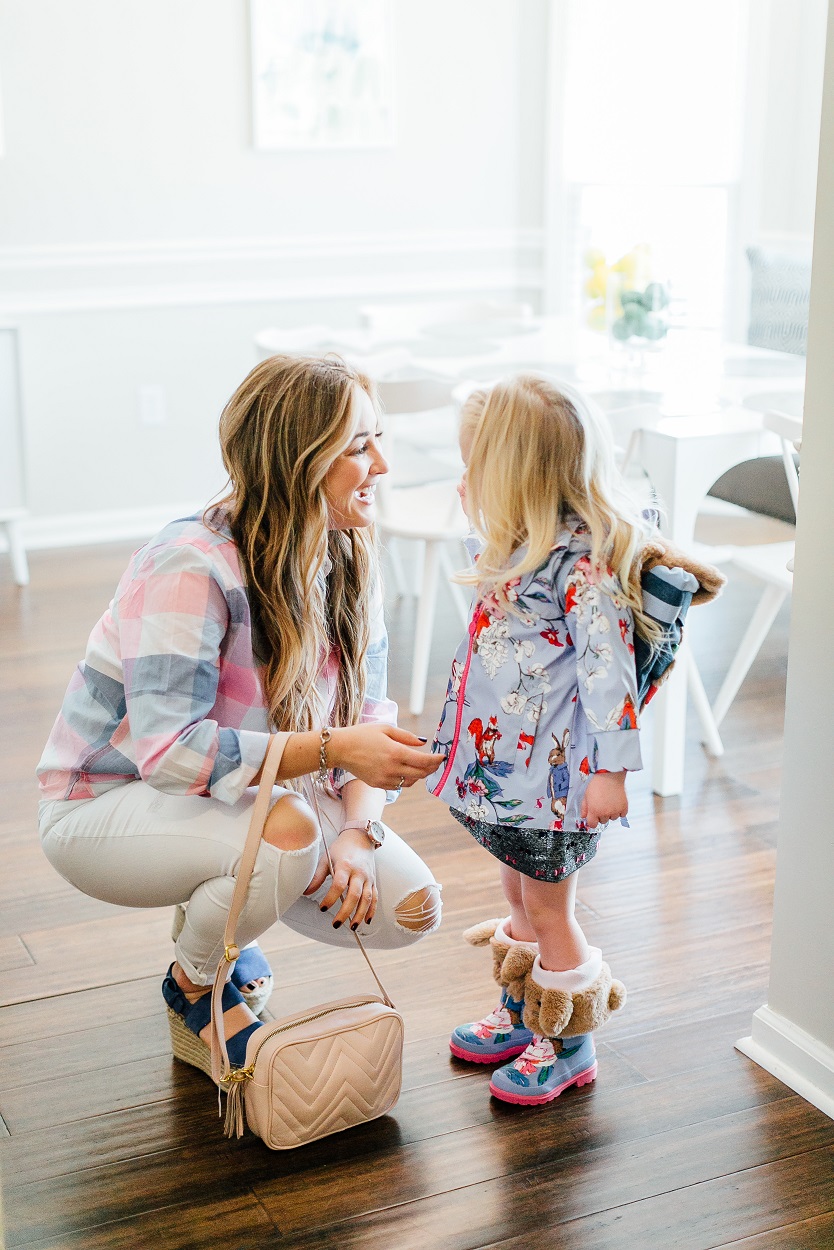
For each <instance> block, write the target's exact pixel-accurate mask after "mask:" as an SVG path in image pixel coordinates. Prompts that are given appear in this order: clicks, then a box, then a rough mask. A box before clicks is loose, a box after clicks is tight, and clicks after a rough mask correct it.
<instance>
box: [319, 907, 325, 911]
mask: <svg viewBox="0 0 834 1250" xmlns="http://www.w3.org/2000/svg"><path fill="white" fill-rule="evenodd" d="M319 911H327V908H326V907H320V908H319Z"/></svg>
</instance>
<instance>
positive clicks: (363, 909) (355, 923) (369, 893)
mask: <svg viewBox="0 0 834 1250" xmlns="http://www.w3.org/2000/svg"><path fill="white" fill-rule="evenodd" d="M373 897H374V883H373V882H372V881H365V882H364V884H363V886H362V893H361V895H360V896H359V905H358V906H357V908H356V911H355V912H354V913H353V915H352V916H351V918H350V927H351V929H358V928H359V926H360V924H361V923H362V921H363V920H364V919H365V917H366V916H367V914H368V911H369V910H370V906H371V903H372V902H373Z"/></svg>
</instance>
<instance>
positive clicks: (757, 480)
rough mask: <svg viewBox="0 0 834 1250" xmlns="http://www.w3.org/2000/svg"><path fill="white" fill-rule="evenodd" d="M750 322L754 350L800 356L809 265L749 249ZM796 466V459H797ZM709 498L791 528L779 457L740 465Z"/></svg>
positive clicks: (768, 251) (793, 521) (804, 337)
mask: <svg viewBox="0 0 834 1250" xmlns="http://www.w3.org/2000/svg"><path fill="white" fill-rule="evenodd" d="M747 259H748V261H749V262H750V322H749V325H748V329H747V341H748V343H750V344H751V345H752V346H753V347H767V348H770V349H771V351H779V352H792V353H793V354H794V355H799V356H804V355H805V345H806V342H807V338H808V302H809V298H810V294H811V262H810V259H808V260H804V259H801V258H797V257H793V256H785V255H782V254H780V253H779V252H774V251H771V249H770V248H765V247H748V249H747ZM797 463H798V460H797ZM709 494H710V495H712V496H713V498H715V499H723V500H725V501H726V502H727V503H734V504H738V506H739V507H740V508H747V509H748V510H749V511H750V512H758V513H759V514H760V515H762V516H770V517H775V518H776V519H777V520H779V521H787V523H788V524H789V525H795V524H796V513H795V512H794V507H793V501H792V499H791V496H790V492H789V490H788V483H787V480H786V477H785V467H784V465H783V464H782V458H781V457H780V456H758V457H756V459H755V460H745V461H744V462H743V463H742V464H737V465H734V466H733V468H732V469H730V470H729V471H728V472H727V473H724V474H722V476H721V477H720V478H719V479H718V481H717V482H716V483H715V484H714V485H713V486H712V487H711V489H710V491H709Z"/></svg>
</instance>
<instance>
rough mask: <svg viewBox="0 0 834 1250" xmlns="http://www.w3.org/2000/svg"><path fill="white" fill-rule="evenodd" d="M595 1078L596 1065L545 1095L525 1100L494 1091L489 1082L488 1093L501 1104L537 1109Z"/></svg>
mask: <svg viewBox="0 0 834 1250" xmlns="http://www.w3.org/2000/svg"><path fill="white" fill-rule="evenodd" d="M596 1077H597V1065H596V1064H594V1065H593V1067H590V1068H586V1069H585V1071H584V1072H579V1073H578V1074H577V1075H576V1076H572V1077H571V1078H570V1080H569V1081H565V1083H564V1085H557V1086H556V1088H555V1089H551V1090H550V1091H549V1093H547V1094H539V1095H538V1096H537V1097H536V1096H534V1097H532V1098H525V1097H524V1095H523V1094H510V1093H508V1092H507V1091H506V1090H503V1089H496V1088H495V1086H494V1085H493V1084H492V1082H491V1081H490V1084H489V1092H490V1093H491V1094H492V1096H493V1098H500V1099H501V1101H502V1102H512V1103H515V1104H516V1105H517V1106H521V1107H539V1106H541V1104H542V1103H545V1102H553V1099H554V1098H558V1097H559V1095H560V1094H561V1093H563V1091H564V1090H566V1089H568V1088H569V1086H571V1085H575V1086H576V1088H577V1089H579V1088H580V1086H582V1085H590V1084H591V1082H592V1081H595V1080H596Z"/></svg>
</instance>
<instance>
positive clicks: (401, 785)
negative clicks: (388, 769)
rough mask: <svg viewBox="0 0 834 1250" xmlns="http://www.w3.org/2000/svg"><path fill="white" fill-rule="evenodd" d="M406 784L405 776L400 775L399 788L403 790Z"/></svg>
mask: <svg viewBox="0 0 834 1250" xmlns="http://www.w3.org/2000/svg"><path fill="white" fill-rule="evenodd" d="M404 785H405V777H400V780H399V781H398V783H397V789H398V790H402V788H403V786H404Z"/></svg>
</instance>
